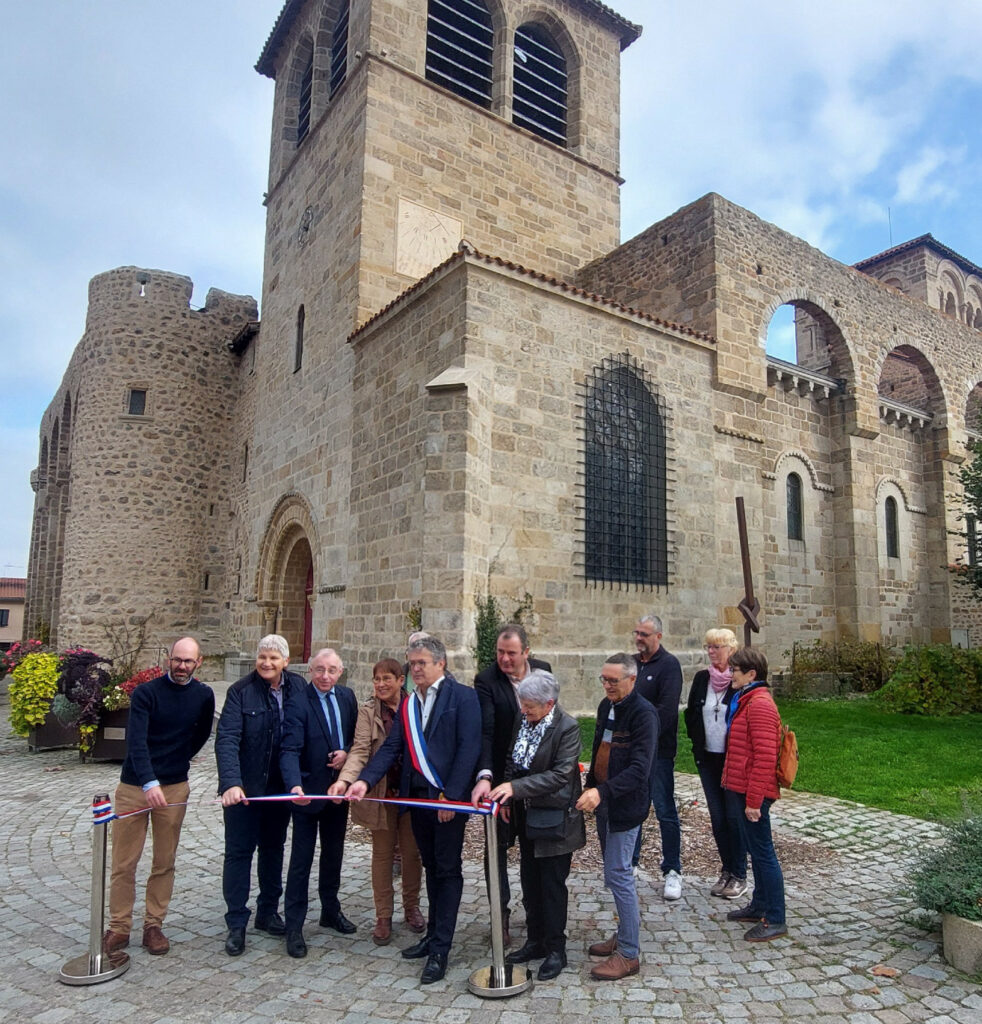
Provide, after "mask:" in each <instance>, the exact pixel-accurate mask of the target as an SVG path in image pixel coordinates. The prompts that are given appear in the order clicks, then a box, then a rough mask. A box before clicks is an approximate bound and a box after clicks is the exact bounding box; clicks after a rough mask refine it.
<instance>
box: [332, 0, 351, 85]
mask: <svg viewBox="0 0 982 1024" xmlns="http://www.w3.org/2000/svg"><path fill="white" fill-rule="evenodd" d="M349 10H350V3H349V0H344V2H343V3H342V4H341V9H340V10H339V11H338V20H337V21H336V22H335V23H334V31H333V32H332V33H331V95H332V96H333V95H334V94H335V93H336V92H337V91H338V89H340V88H341V86H342V84H343V83H344V80H345V78H347V76H348V13H349Z"/></svg>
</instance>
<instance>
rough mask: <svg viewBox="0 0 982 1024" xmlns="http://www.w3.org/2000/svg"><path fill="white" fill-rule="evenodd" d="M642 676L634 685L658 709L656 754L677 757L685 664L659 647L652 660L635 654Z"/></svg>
mask: <svg viewBox="0 0 982 1024" xmlns="http://www.w3.org/2000/svg"><path fill="white" fill-rule="evenodd" d="M634 661H635V664H636V665H637V666H638V678H637V682H636V683H635V684H634V688H635V689H636V690H637V691H638V693H640V694H641V696H642V697H645V698H646V699H647V700H648V701H650V703H651V704H652V706H653V707H654V709H655V710H656V711H657V712H658V724H659V726H660V728H659V732H658V751H657V753H656V754H655V756H656V757H662V758H674V757H675V755H676V754H677V753H678V745H679V704H681V703H682V666H681V665H680V664H679V659H678V658H676V657H675V655H674V654H672V653H671V652H670V651H666V650H665V648H664V647H661V646H659V648H658V650H657V651H656V652H655V656H654V657H653V658H652V659H651V660H650V661H642V660H641V659H640V657H638V655H636V654H635V656H634Z"/></svg>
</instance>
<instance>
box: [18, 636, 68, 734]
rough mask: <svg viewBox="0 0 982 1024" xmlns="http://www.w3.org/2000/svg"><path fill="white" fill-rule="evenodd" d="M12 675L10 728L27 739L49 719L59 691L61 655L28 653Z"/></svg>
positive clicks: (36, 651)
mask: <svg viewBox="0 0 982 1024" xmlns="http://www.w3.org/2000/svg"><path fill="white" fill-rule="evenodd" d="M11 676H12V677H13V682H12V683H11V684H10V725H11V728H12V729H13V730H14V732H15V733H16V734H17V735H18V736H27V735H28V733H30V731H31V728H32V727H33V726H36V725H40V724H41V723H42V722H43V721H44V720H45V718H47V717H48V712H49V711H50V710H51V701H52V700H53V699H54V696H55V694H56V693H57V692H58V655H57V654H46V653H44V652H43V651H38V650H33V651H29V652H28V653H27V654H25V655H24V656H23V657H22V658H21V659H20V661H19V663H18V664H17V666H16V668H14V670H13V672H11Z"/></svg>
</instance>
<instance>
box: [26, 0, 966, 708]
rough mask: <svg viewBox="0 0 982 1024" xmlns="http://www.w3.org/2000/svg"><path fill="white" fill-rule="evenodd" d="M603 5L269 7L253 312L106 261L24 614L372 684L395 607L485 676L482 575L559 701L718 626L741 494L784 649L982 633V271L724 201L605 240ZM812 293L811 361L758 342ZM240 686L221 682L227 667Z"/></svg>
mask: <svg viewBox="0 0 982 1024" xmlns="http://www.w3.org/2000/svg"><path fill="white" fill-rule="evenodd" d="M640 31H641V30H640V28H639V27H638V26H635V25H633V24H631V23H630V22H628V21H626V20H625V19H624V18H622V17H621V16H619V15H618V14H617V13H615V11H613V10H612V9H611V8H609V7H608V6H606V5H605V4H603V3H600V2H598V0H536V2H535V3H531V4H530V3H528V2H527V0H288V2H287V3H286V4H285V5H284V7H283V9H282V11H281V12H280V15H279V17H278V19H277V21H276V24H275V25H274V26H273V29H272V32H271V34H270V36H269V38H268V40H267V41H266V44H265V46H264V47H263V49H262V53H261V55H260V58H259V61H258V64H257V65H256V67H257V70H258V71H259V72H260V73H261V74H263V75H266V76H268V77H270V78H272V79H273V80H274V81H275V90H276V91H275V103H274V112H273V124H272V142H271V148H270V166H269V187H268V193H267V197H266V206H267V230H266V245H265V265H264V282H263V294H262V321H261V323H260V322H259V321H258V320H257V306H256V302H255V300H254V299H252V298H248V297H244V296H234V295H229V294H226V293H223V292H220V291H216V290H212V291H211V292H209V293H208V298H207V301H206V304H205V306H204V308H202V309H200V310H193V309H191V307H190V305H189V300H190V296H191V289H192V284H191V281H190V280H189V279H187V278H185V277H181V276H179V275H175V274H171V273H164V272H161V271H157V270H142V269H138V268H135V267H123V268H119V269H116V270H112V271H109V272H108V273H104V274H101V275H99V276H97V277H95V278H94V279H93V281H92V282H91V285H90V291H89V310H88V318H87V322H86V327H85V333H84V334H83V336H82V339H81V341H80V342H79V344H78V347H77V349H76V351H75V354H74V356H73V357H72V360H71V363H70V364H69V367H68V369H67V371H66V374H65V377H64V380H63V383H62V385H61V387H60V389H59V391H58V393H57V394H56V396H55V398H54V400H53V402H52V404H51V406H50V408H49V409H48V411H47V412H46V414H45V416H44V419H43V422H42V424H41V445H40V455H39V463H38V468H37V470H36V471H35V474H34V475H33V477H32V483H33V486H34V488H35V491H36V495H37V497H36V511H35V519H34V529H33V535H32V541H31V553H30V570H29V584H28V594H27V613H26V618H27V622H28V627H27V628H28V630H29V631H30V630H31V629H32V628H33V629H36V628H38V626H39V625H40V626H43V627H46V628H50V631H51V634H52V636H53V638H55V640H56V641H57V643H58V644H65V643H68V642H74V641H80V642H88V643H91V644H93V645H98V644H99V643H100V642H101V639H102V636H103V634H102V625H103V624H104V623H105V622H107V621H123V620H126V619H129V618H130V617H133V616H143V615H146V614H150V613H152V615H153V618H152V622H151V625H152V629H153V632H154V635H155V636H156V637H157V638H159V639H160V640H161V641H167V640H170V639H172V638H173V637H174V636H176V635H180V634H183V633H186V632H190V633H192V634H194V635H196V636H200V637H201V638H202V641H203V643H204V646H205V649H206V651H207V652H208V653H210V654H213V655H224V656H231V657H234V656H235V655H237V654H238V653H239V652H249V651H250V650H251V648H253V646H254V644H255V641H256V640H257V639H258V637H259V636H260V635H262V634H264V633H266V632H270V631H273V630H275V631H278V632H281V633H284V634H285V635H286V636H287V637H288V639H289V641H290V644H291V647H292V648H293V651H294V661H295V662H300V661H303V660H305V658H306V656H307V655H308V654H309V652H310V650H311V649H316V648H317V647H319V646H321V645H324V644H331V645H332V646H336V647H338V648H340V650H341V651H342V654H343V656H344V657H345V660H346V661H347V662H348V663H349V665H350V666H352V667H353V671H352V678H353V680H354V682H355V683H356V685H359V686H361V687H364V686H365V684H366V683H367V679H368V675H369V671H368V668H367V666H369V665H370V664H371V663H372V661H373V660H375V659H377V658H378V657H380V656H381V655H383V654H391V653H396V654H398V653H399V652H400V651H401V649H402V647H403V645H404V641H405V636H406V633H407V631H408V629H409V628H410V626H409V621H410V615H411V614H412V613H413V612H414V611H417V612H419V614H420V615H421V621H422V626H423V628H424V629H427V630H430V631H431V632H434V633H436V634H438V635H440V636H441V637H442V638H444V639H445V641H446V642H447V645H448V648H449V649H450V650H451V652H452V663H451V666H452V668H453V669H454V670H456V671H457V672H458V674H459V675H461V676H462V677H464V678H467V677H469V672H470V668H471V661H470V654H469V650H470V647H471V645H472V644H473V641H474V613H475V595H479V594H485V593H487V592H488V591H489V590H490V592H491V593H492V594H494V595H496V596H497V597H499V598H500V599H501V603H502V605H503V606H504V608H505V610H506V611H507V610H509V609H510V608H511V607H512V605H513V604H517V603H518V601H519V600H520V599H521V597H522V596H523V595H524V594H525V593H526V592H528V593H529V594H530V595H531V597H532V603H533V612H532V615H531V619H530V622H531V625H532V629H533V635H534V647H535V649H536V650H537V651H538V652H540V653H542V654H543V655H545V656H546V657H548V658H549V659H550V660H551V661H552V662H553V665H554V666H555V667H556V668H557V671H558V673H559V675H560V678H561V679H562V681H563V682H564V684H565V685H566V686H567V690H566V692H565V696H564V702H565V703H566V704H567V706H569V707H570V708H572V709H573V710H580V709H586V708H592V707H593V706H595V704H596V700H597V699H598V697H599V686H598V685H597V684H596V671H597V669H598V667H599V664H600V662H601V660H602V657H603V655H604V654H606V653H609V652H610V651H611V650H616V649H618V648H623V647H625V646H626V645H629V641H630V631H631V628H632V626H633V624H634V621H635V619H636V618H637V616H638V615H639V614H642V613H644V612H646V611H649V610H654V611H657V612H659V613H660V614H661V615H662V616H663V618H664V621H665V642H666V645H667V646H668V647H669V648H670V649H671V650H673V651H675V652H677V653H679V654H680V655H681V656H682V658H683V662H684V663H686V664H689V665H692V664H696V663H697V662H700V661H701V660H702V658H703V654H702V651H701V644H702V636H703V633H704V631H705V630H706V629H707V628H709V627H711V626H716V625H719V624H729V625H731V626H733V627H734V628H736V629H737V631H738V632H739V631H740V630H741V626H742V621H743V620H742V618H741V616H740V613H739V612H738V610H737V604H738V602H739V601H740V600H741V598H742V597H743V593H744V586H743V574H742V569H741V561H740V550H739V542H738V533H737V526H736V516H735V509H734V499H735V498H736V497H738V496H742V497H743V499H744V501H745V504H746V509H747V519H748V527H749V541H750V554H751V564H752V569H753V573H754V584H755V588H756V594H757V596H758V598H759V600H760V602H761V605H762V613H761V632H760V635H759V637H758V638H757V639H756V641H755V642H757V643H759V644H761V645H762V646H763V648H764V649H765V651H766V652H767V653H768V654H769V655H770V656H771V657H772V659H773V660H775V661H777V662H781V661H782V658H783V652H784V650H786V649H787V648H789V647H790V646H791V644H792V643H793V642H794V641H809V640H811V639H814V638H819V637H820V638H824V639H833V638H836V637H846V636H859V637H863V638H868V639H877V638H885V639H895V640H899V641H906V640H908V639H913V640H916V641H926V640H948V639H949V638H952V637H955V638H956V639H960V640H963V641H964V640H966V639H971V640H972V641H975V642H978V641H982V628H980V627H982V621H980V617H979V615H978V613H977V612H976V611H975V609H974V606H973V602H972V600H971V599H970V598H968V596H967V595H966V594H965V593H963V592H960V588H959V587H958V585H957V584H953V582H952V577H951V575H950V574H949V573H948V572H947V570H946V565H947V564H948V563H950V562H953V561H955V560H956V559H958V558H964V557H966V541H965V524H964V523H963V521H962V520H961V519H960V518H959V514H958V503H957V494H958V489H959V487H958V480H957V473H958V469H959V466H960V465H961V464H962V463H963V461H964V459H965V457H966V443H967V441H968V439H969V436H970V431H971V430H972V429H974V427H975V424H976V420H977V412H978V406H979V396H980V394H982V385H980V381H982V359H980V355H982V333H980V329H982V270H980V269H979V268H978V267H977V266H975V265H974V264H972V263H970V262H969V261H968V260H966V259H964V258H963V257H961V256H959V255H958V254H957V253H954V252H952V251H951V250H949V249H947V248H946V247H945V246H944V245H941V244H940V243H938V242H937V241H935V240H934V239H933V238H932V237H931V236H930V235H926V236H924V237H922V238H918V239H915V240H913V241H911V242H909V243H907V244H905V245H901V246H898V247H896V248H894V249H891V250H890V251H888V252H885V253H882V254H880V255H879V256H876V257H874V258H872V259H870V260H866V261H864V262H863V263H861V264H858V265H857V266H855V267H848V266H844V265H842V264H840V263H838V262H836V261H835V260H833V259H830V258H829V257H827V256H825V255H823V254H822V253H821V252H819V251H817V250H816V249H814V248H812V247H811V246H809V245H807V244H805V243H804V242H803V241H801V240H800V239H798V238H795V237H793V236H792V235H789V234H788V233H787V232H784V231H782V230H780V229H779V228H777V227H775V226H774V225H772V224H768V223H765V222H764V221H762V220H760V219H759V218H758V217H756V216H754V214H752V213H750V212H749V211H747V210H744V209H741V208H739V207H737V206H735V205H734V204H732V203H730V202H728V201H727V200H726V199H724V198H722V197H721V196H718V195H715V194H710V195H707V196H704V197H702V198H701V199H697V200H696V201H695V202H693V203H691V204H690V205H689V206H687V207H685V208H684V209H682V210H680V211H678V212H677V213H675V214H673V215H672V216H670V217H668V218H666V219H665V220H664V221H662V222H661V223H658V224H655V225H653V226H652V227H651V228H649V229H648V230H647V231H645V232H643V233H642V234H640V235H639V236H637V237H636V238H634V239H632V240H630V241H628V242H626V243H624V244H622V245H620V244H619V237H620V235H619V228H620V224H619V190H620V186H621V184H622V181H621V178H620V177H619V173H618V172H619V151H620V139H619V110H618V104H619V85H620V83H619V62H620V54H621V51H622V50H624V49H625V48H626V47H627V46H629V45H630V44H631V43H632V42H633V41H634V40H635V39H637V37H638V35H639V33H640ZM785 304H790V305H792V306H794V307H795V311H796V333H797V340H798V356H797V362H795V363H791V362H783V361H780V360H777V359H774V358H770V357H768V356H767V355H766V354H765V338H766V334H767V329H768V325H769V323H770V321H771V318H772V316H773V314H774V313H775V311H776V310H777V309H778V307H780V306H782V305H785ZM233 667H234V666H233Z"/></svg>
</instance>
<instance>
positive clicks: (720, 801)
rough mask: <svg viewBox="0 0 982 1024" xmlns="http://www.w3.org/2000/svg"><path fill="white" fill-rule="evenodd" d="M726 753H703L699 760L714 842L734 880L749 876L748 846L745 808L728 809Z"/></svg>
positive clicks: (725, 868) (721, 859)
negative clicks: (724, 762) (724, 774)
mask: <svg viewBox="0 0 982 1024" xmlns="http://www.w3.org/2000/svg"><path fill="white" fill-rule="evenodd" d="M725 759H726V755H725V754H714V753H712V752H711V751H708V750H706V751H703V753H702V755H701V758H700V761H699V781H700V782H701V783H702V791H703V793H704V795H705V797H706V810H707V811H709V823H710V825H711V826H712V829H713V839H714V840H715V841H716V849H717V850H718V851H719V859H720V863H721V864H722V865H723V870H724V871H728V872H729V873H730V874H731V875H732V876H733V877H734V878H740V879H745V878H746V877H747V847H746V844H745V843H744V839H743V826H742V825H741V824H740V821H741V819H743V818H744V814H743V806H742V805H741V806H739V807H737V806H732V807H727V804H726V791H725V790H724V789H723V761H724V760H725Z"/></svg>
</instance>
